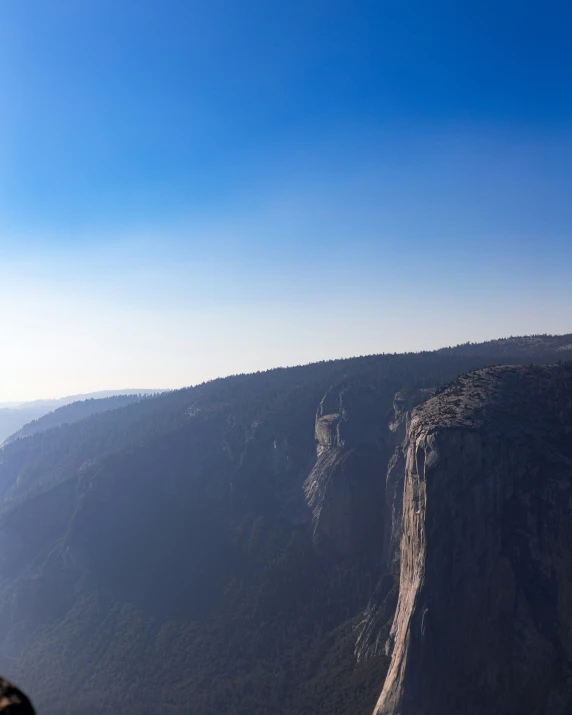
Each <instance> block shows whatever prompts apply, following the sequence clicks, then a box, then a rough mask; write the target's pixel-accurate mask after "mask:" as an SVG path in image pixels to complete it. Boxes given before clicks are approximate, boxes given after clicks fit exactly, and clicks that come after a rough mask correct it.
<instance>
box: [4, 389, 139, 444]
mask: <svg viewBox="0 0 572 715" xmlns="http://www.w3.org/2000/svg"><path fill="white" fill-rule="evenodd" d="M142 398H143V395H113V396H111V397H103V398H101V399H94V398H90V399H88V400H81V401H78V402H72V403H71V404H69V405H64V406H63V407H58V408H57V409H56V410H54V411H53V412H48V413H47V414H45V415H42V416H41V417H38V419H35V420H32V421H31V422H28V423H27V424H25V425H24V426H23V427H22V428H21V429H19V430H18V431H17V432H14V433H13V434H11V435H10V437H8V438H7V439H6V440H4V445H7V444H10V442H13V441H14V440H16V439H22V438H23V437H29V436H30V435H33V434H37V433H38V432H45V431H46V430H48V429H53V428H54V427H60V426H61V425H69V424H72V423H73V422H79V421H80V420H85V419H86V418H87V417H91V416H92V415H97V414H100V413H101V412H107V411H108V410H116V409H118V408H119V407H125V406H126V405H131V404H132V403H134V402H139V401H140V400H141V399H142Z"/></svg>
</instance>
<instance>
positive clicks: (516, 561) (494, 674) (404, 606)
mask: <svg viewBox="0 0 572 715" xmlns="http://www.w3.org/2000/svg"><path fill="white" fill-rule="evenodd" d="M558 369H559V368H557V367H554V368H524V367H519V368H511V367H503V368H491V369H488V370H481V371H478V372H476V373H472V374H471V375H468V376H466V377H463V378H460V379H459V380H457V381H456V382H455V383H453V384H452V385H451V386H450V387H448V388H447V389H445V390H444V391H443V392H441V394H438V395H436V396H435V397H433V398H432V399H430V400H429V401H428V402H426V403H425V404H424V405H422V406H421V407H420V408H418V409H417V410H415V411H414V413H413V417H412V420H411V423H410V425H409V429H408V434H407V440H406V443H405V454H406V457H405V482H404V496H403V537H402V540H401V574H400V587H399V600H398V604H397V610H396V614H395V619H394V623H393V627H392V636H393V640H394V648H393V658H392V662H391V666H390V669H389V672H388V675H387V678H386V681H385V685H384V687H383V691H382V693H381V696H380V698H379V701H378V704H377V707H376V709H375V714H376V715H435V714H436V713H439V714H440V715H454V714H455V715H456V714H457V713H461V712H462V713H465V714H466V715H491V714H493V713H498V714H499V715H500V714H502V715H522V714H523V713H524V714H526V713H530V715H533V714H538V715H540V714H542V715H564V714H565V713H569V712H571V711H572V461H571V459H570V449H569V447H570V432H568V433H567V432H566V430H567V429H569V428H570V427H572V425H571V424H566V423H562V419H563V415H564V412H562V411H561V412H560V413H559V415H560V417H557V415H558V409H559V408H558V406H555V405H554V404H552V403H550V401H549V398H548V397H547V395H552V397H551V398H550V399H553V398H554V390H553V389H552V391H551V382H553V380H554V377H555V375H556V373H557V370H558ZM564 399H568V398H567V397H565V398H564Z"/></svg>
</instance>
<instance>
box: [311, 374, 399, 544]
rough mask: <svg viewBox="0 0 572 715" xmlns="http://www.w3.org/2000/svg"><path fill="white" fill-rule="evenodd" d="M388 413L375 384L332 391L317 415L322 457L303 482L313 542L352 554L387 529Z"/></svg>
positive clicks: (376, 538) (317, 449) (317, 437)
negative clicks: (383, 510)
mask: <svg viewBox="0 0 572 715" xmlns="http://www.w3.org/2000/svg"><path fill="white" fill-rule="evenodd" d="M383 417H384V415H383V411H382V408H381V403H380V400H379V397H378V395H377V394H376V392H375V390H374V389H373V388H370V387H367V386H354V387H349V388H346V389H341V390H330V391H329V392H328V393H327V394H326V395H325V397H324V398H323V400H322V402H321V403H320V406H319V408H318V413H317V416H316V452H317V461H316V464H315V466H314V468H313V469H312V471H311V473H310V475H309V476H308V478H307V479H306V482H305V484H304V493H305V495H306V501H307V503H308V506H309V507H310V509H311V512H312V521H313V530H314V543H315V545H316V547H317V548H318V549H319V550H321V551H322V552H324V553H327V554H330V555H334V554H335V555H345V556H348V555H350V554H352V553H355V552H356V551H360V550H363V549H364V547H365V548H368V545H369V548H372V547H374V545H375V543H376V542H377V541H378V540H379V538H380V534H382V532H383V523H382V520H381V519H380V518H379V513H378V512H379V509H378V505H379V504H380V503H381V502H382V501H383V499H384V484H383V476H382V475H383V473H384V471H385V465H386V464H387V446H386V441H385V433H386V431H387V426H385V427H384V424H383V423H384V419H383Z"/></svg>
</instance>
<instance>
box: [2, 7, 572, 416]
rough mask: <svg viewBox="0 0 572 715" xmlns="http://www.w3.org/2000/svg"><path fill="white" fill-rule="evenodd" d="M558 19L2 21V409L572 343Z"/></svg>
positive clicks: (571, 227)
mask: <svg viewBox="0 0 572 715" xmlns="http://www.w3.org/2000/svg"><path fill="white" fill-rule="evenodd" d="M556 10H557V11H556V12H555V13H552V12H548V11H546V12H544V13H542V14H537V13H535V12H533V10H532V9H530V10H527V8H525V7H523V6H522V5H521V4H518V5H517V4H516V3H509V4H508V5H504V6H503V7H502V8H499V6H498V5H497V4H496V3H492V2H485V3H479V4H478V5H477V4H472V3H469V4H465V5H463V6H462V7H454V8H453V7H451V5H450V4H449V3H445V2H436V3H433V4H431V5H430V6H428V5H427V4H426V3H423V2H421V0H415V1H414V2H413V4H411V5H408V6H407V7H402V6H398V5H396V4H394V3H391V2H387V3H373V4H372V3H368V2H365V0H360V2H358V3H357V4H356V3H355V2H354V3H349V2H346V0H340V1H339V2H334V3H327V4H324V3H322V2H318V1H317V0H312V2H301V0H295V1H294V2H292V3H288V4H282V5H273V6H272V7H270V6H266V5H264V4H262V3H259V2H258V1H257V0H247V2H245V3H242V4H240V6H236V5H235V4H233V3H230V2H228V0H216V1H215V2H211V3H208V4H206V3H203V4H201V3H197V4H193V5H189V4H188V3H185V2H182V0H176V1H175V2H173V3H172V4H170V6H169V8H165V7H163V6H160V5H159V4H157V3H154V2H152V1H150V0H144V1H143V2H142V3H139V4H138V6H137V12H134V11H133V10H132V8H129V7H128V6H117V5H116V4H113V3H110V2H108V0H103V2H102V1H101V0H97V2H96V1H95V0H86V2H84V3H82V4H81V6H79V5H78V6H76V5H74V4H72V3H69V2H65V1H64V0H58V1H56V2H54V3H50V4H49V5H48V4H46V3H44V2H41V1H40V0H32V2H31V3H27V4H25V5H23V4H15V3H9V4H8V5H7V6H6V7H5V8H4V10H3V14H2V19H3V22H2V23H1V24H0V25H1V26H0V46H1V47H2V57H3V60H2V62H1V63H0V81H1V82H2V86H3V111H2V113H0V301H1V305H2V319H1V321H0V329H1V331H2V332H1V334H2V350H1V351H0V375H1V376H2V381H1V383H0V401H3V402H6V401H22V400H29V399H39V398H41V399H49V398H51V397H52V396H54V397H56V396H58V397H59V396H62V395H73V394H78V393H85V392H92V391H96V390H100V389H126V388H127V387H129V386H131V385H135V386H138V385H146V386H147V387H148V388H152V387H161V388H171V387H181V386H185V385H190V384H196V383H200V382H202V381H204V380H207V379H211V378H215V377H221V376H225V375H228V374H234V373H240V372H253V371H256V370H262V369H267V368H272V367H277V366H289V365H294V364H303V363H308V362H314V361H317V360H324V359H332V358H337V357H352V356H354V355H361V354H374V353H380V352H404V351H417V350H431V349H435V348H439V347H443V346H447V345H453V344H458V343H463V342H466V341H469V340H470V341H474V342H477V341H483V340H488V339H492V338H498V337H506V336H509V335H526V334H535V333H553V334H556V333H566V332H568V331H569V330H570V329H571V328H570V321H569V316H570V315H572V282H571V281H570V267H571V266H572V204H571V203H570V201H569V193H570V186H571V185H572V97H571V96H570V93H567V92H566V91H564V90H563V88H565V87H566V86H568V84H569V79H570V72H571V70H572V48H571V46H570V44H569V42H568V37H567V27H568V26H569V24H568V20H569V19H570V13H571V11H570V9H568V8H561V9H558V8H557V9H556Z"/></svg>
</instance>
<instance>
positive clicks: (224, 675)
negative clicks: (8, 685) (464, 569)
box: [0, 336, 572, 715]
mask: <svg viewBox="0 0 572 715" xmlns="http://www.w3.org/2000/svg"><path fill="white" fill-rule="evenodd" d="M520 340H521V343H520V344H519V348H518V350H516V351H515V352H516V355H515V356H512V355H508V354H504V351H499V350H497V349H496V348H495V346H494V345H493V346H492V347H491V346H490V345H489V344H487V345H485V346H480V345H479V346H472V345H467V346H461V348H459V349H457V350H447V351H445V352H442V353H439V352H434V353H419V354H405V355H378V356H369V357H361V358H354V359H349V360H336V361H330V362H323V363H316V364H312V365H307V366H301V367H295V368H284V369H275V370H269V371H267V372H262V373H257V374H251V375H237V376H234V377H230V378H225V379H219V380H213V381H211V382H208V383H205V384H202V385H199V386H196V387H192V388H186V389H183V390H178V391H174V392H170V393H164V394H161V395H158V396H154V397H149V398H145V399H142V400H139V399H133V400H129V404H122V403H121V402H120V401H117V402H116V403H115V404H114V409H107V410H105V411H103V410H101V411H100V410H99V409H98V408H97V406H96V405H89V409H88V411H89V412H91V414H89V415H86V416H85V417H84V418H83V419H80V420H77V421H74V422H70V423H61V424H59V423H58V422H59V420H58V419H57V417H50V418H45V419H44V420H43V421H39V422H38V423H36V425H35V427H33V428H29V432H31V433H30V434H28V436H24V434H22V435H21V438H19V439H16V440H14V441H12V442H10V443H8V444H6V446H5V447H4V448H3V449H2V451H1V452H0V457H1V459H0V498H1V499H2V503H1V507H0V508H1V517H0V543H1V546H2V548H1V549H0V662H1V665H2V667H3V669H4V671H5V672H6V674H8V675H9V676H11V677H12V678H14V679H15V680H16V682H18V683H19V684H21V685H22V686H23V687H24V688H25V689H27V691H28V692H29V694H30V695H31V697H32V699H33V700H34V701H35V702H36V704H37V706H38V709H39V712H40V713H41V714H43V715H55V713H66V712H69V713H74V714H76V715H82V713H86V714H87V713H88V712H90V713H92V712H98V713H112V712H117V711H118V710H120V711H122V712H126V713H138V714H139V715H145V714H146V713H149V714H150V713H156V712H164V713H173V714H175V713H177V714H178V713H193V715H211V714H212V713H215V712H226V713H229V714H236V715H268V713H280V714H281V715H320V714H324V715H325V714H326V713H336V715H350V714H351V715H356V714H357V713H363V714H364V715H365V714H366V713H371V711H372V708H373V705H374V703H375V701H376V699H377V696H378V695H379V691H380V687H381V685H382V683H383V679H384V675H385V672H386V670H387V667H388V658H387V656H385V655H384V654H383V653H381V652H378V653H377V654H376V655H375V657H365V658H360V659H357V658H356V655H355V647H356V637H357V633H358V632H359V629H360V624H361V623H362V622H363V619H364V613H365V612H366V610H367V608H368V604H369V603H370V601H371V599H372V597H373V596H374V594H377V596H379V593H380V592H381V593H383V595H384V598H385V601H384V602H383V603H384V605H383V608H381V610H380V611H379V612H378V626H377V628H378V632H377V633H376V634H374V635H375V637H378V638H382V637H383V636H384V634H386V633H387V630H388V628H389V625H390V622H391V618H392V615H393V610H392V609H393V608H394V607H395V588H394V586H395V582H394V579H395V576H396V575H395V573H391V572H390V571H388V569H387V564H386V563H385V562H384V555H383V553H382V551H383V550H382V549H381V548H377V544H378V541H377V540H378V538H381V537H380V536H379V534H381V533H382V532H383V523H381V521H382V520H383V519H384V518H385V517H384V516H383V504H382V503H380V504H379V510H377V509H372V505H368V504H367V502H368V501H371V499H370V498H369V496H368V495H371V494H379V495H380V499H381V500H382V499H383V494H384V489H385V478H386V472H387V466H388V461H389V459H390V457H391V454H392V450H393V449H394V447H395V444H394V442H392V439H393V437H392V433H390V430H389V425H390V423H392V421H393V420H394V419H395V414H394V397H395V395H396V393H397V392H399V391H401V392H404V391H405V392H407V391H412V390H420V389H426V388H439V387H440V386H442V385H444V384H445V383H448V382H449V381H451V380H453V379H454V378H455V377H456V376H458V375H460V374H463V373H466V372H468V371H471V370H475V369H477V368H480V367H484V366H488V365H492V364H510V363H517V362H527V363H552V362H557V361H558V360H559V359H562V357H563V355H565V351H564V352H563V351H562V350H561V347H562V345H563V344H565V343H563V342H562V339H561V338H559V337H558V338H554V339H552V338H551V337H550V336H548V337H545V338H543V340H542V341H540V342H539V340H538V339H534V340H531V341H530V342H529V343H527V342H526V339H520ZM570 343H572V338H570V336H568V344H570ZM523 344H524V347H523ZM527 344H528V349H526V345H527ZM489 348H490V354H488V350H489ZM570 379H571V378H570V369H569V367H566V368H563V369H562V373H561V374H560V376H559V378H558V380H559V382H558V384H556V383H554V384H552V383H551V386H550V390H551V392H550V394H551V395H553V397H551V400H552V401H553V402H554V404H555V415H556V416H555V419H562V420H563V421H566V423H567V424H568V421H569V417H570V410H571V405H570V401H569V400H568V401H564V402H563V401H562V400H561V399H560V398H559V395H561V394H563V391H566V394H567V395H570V389H569V388H570ZM427 394H430V392H428V393H427ZM556 405H557V407H556ZM68 409H74V408H73V407H71V408H68ZM76 409H79V410H85V409H86V407H85V405H84V406H83V407H78V408H76ZM317 413H318V416H321V417H320V418H321V419H322V420H323V425H325V426H326V427H328V425H336V430H337V431H334V430H333V428H332V432H331V434H332V435H334V433H335V435H337V436H335V438H334V437H332V438H331V439H332V440H334V439H335V440H337V442H335V444H334V443H333V442H332V443H331V444H330V443H329V442H328V441H327V440H328V439H330V437H328V436H326V437H324V440H325V441H324V445H325V446H324V447H323V449H324V450H325V454H324V455H323V456H322V457H321V459H322V462H323V465H325V466H323V465H322V467H321V469H322V472H321V473H320V474H322V478H323V495H322V496H323V503H322V504H321V505H320V509H321V512H320V509H318V510H317V511H316V513H317V514H318V517H316V513H312V512H311V510H310V509H309V507H308V503H307V501H306V499H305V496H304V494H305V492H304V485H305V483H306V480H307V479H308V477H309V475H310V474H311V473H314V472H315V470H316V464H317V461H316V460H317V446H319V445H317V431H316V430H315V425H316V415H317ZM53 414H54V415H57V412H56V413H53ZM364 415H366V418H364ZM366 421H367V424H366ZM368 425H369V426H368ZM354 426H355V428H354ZM370 426H371V429H370ZM328 428H329V427H328ZM324 429H325V428H324ZM344 430H345V431H344ZM366 433H367V435H368V436H367V438H366V436H365V435H366ZM328 434H329V433H328ZM318 451H319V450H318ZM328 460H329V461H328ZM328 465H330V466H328ZM328 469H330V471H329V472H328ZM358 477H359V478H358ZM357 482H359V483H357ZM320 484H322V482H320ZM364 485H365V488H364ZM320 488H321V487H320ZM332 505H333V506H332ZM339 505H342V506H339ZM373 506H375V505H373ZM342 507H343V508H342ZM328 509H329V511H328ZM324 514H327V515H328V519H330V521H329V522H328V523H327V524H326V526H323V525H322V524H323V523H324V520H323V516H324ZM319 517H320V518H322V522H320V521H319ZM317 518H318V522H316V519H317ZM357 521H361V522H362V523H361V524H360V528H361V531H360V539H357V540H356V539H353V540H350V539H349V537H348V540H347V544H348V546H347V549H345V548H344V544H342V547H341V548H337V547H335V548H334V546H332V545H331V544H330V542H328V541H327V540H326V541H324V540H322V541H318V540H317V529H322V528H323V529H324V530H325V531H324V533H326V531H327V529H331V528H338V527H339V528H340V529H341V531H342V532H343V533H345V531H344V530H347V531H348V533H349V531H350V530H351V528H353V525H354V523H355V522H357ZM332 525H333V526H332ZM352 533H353V532H352ZM326 535H327V534H326ZM318 536H320V534H318ZM331 543H332V544H333V543H334V542H331ZM323 544H326V546H324V545H323ZM328 544H330V545H328Z"/></svg>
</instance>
